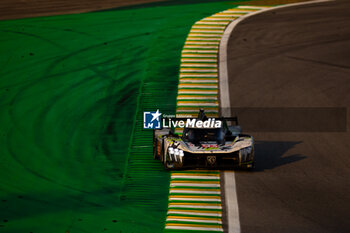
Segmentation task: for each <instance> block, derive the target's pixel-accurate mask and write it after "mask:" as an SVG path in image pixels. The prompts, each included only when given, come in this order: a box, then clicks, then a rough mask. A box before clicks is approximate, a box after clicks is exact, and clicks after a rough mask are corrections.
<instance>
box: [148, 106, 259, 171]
mask: <svg viewBox="0 0 350 233" xmlns="http://www.w3.org/2000/svg"><path fill="white" fill-rule="evenodd" d="M172 120H187V121H188V120H189V119H180V118H173V119H172ZM195 120H198V121H200V120H202V121H205V120H214V121H215V122H218V121H220V122H221V127H210V126H209V127H206V128H203V127H201V128H199V127H196V126H195V124H192V125H191V126H190V127H184V129H183V132H182V135H181V136H179V135H177V134H174V133H173V130H171V129H164V128H163V129H158V130H154V137H153V154H154V158H155V159H159V160H160V161H161V162H162V163H163V164H164V167H165V168H166V169H181V168H203V167H205V168H208V167H209V168H221V167H222V168H237V167H238V168H253V167H254V140H253V137H252V136H250V135H246V134H242V133H241V127H240V126H239V125H238V120H237V118H236V117H230V118H225V117H223V118H211V119H208V118H207V117H206V116H205V114H204V112H203V111H201V112H200V113H199V115H198V118H196V119H195ZM191 121H192V123H193V119H191ZM231 122H233V123H235V124H234V125H232V126H231V125H228V123H231Z"/></svg>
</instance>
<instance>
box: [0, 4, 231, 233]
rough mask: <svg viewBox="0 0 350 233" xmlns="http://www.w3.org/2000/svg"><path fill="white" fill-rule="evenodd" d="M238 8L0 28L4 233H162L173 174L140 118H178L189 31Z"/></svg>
mask: <svg viewBox="0 0 350 233" xmlns="http://www.w3.org/2000/svg"><path fill="white" fill-rule="evenodd" d="M230 7H232V5H230V4H229V3H227V2H216V3H215V2H213V3H210V2H209V3H200V4H194V3H190V4H183V5H181V4H180V5H169V6H152V7H147V8H136V9H123V10H121V9H119V10H111V11H104V12H95V13H87V14H79V15H65V16H54V17H40V18H33V19H23V20H11V21H2V22H0V67H1V70H0V80H1V81H0V159H1V161H0V232H6V233H14V232H18V233H25V232H28V233H29V232H33V233H56V232H57V233H65V232H69V233H75V232H93V233H96V232H161V231H162V228H163V226H164V220H165V215H166V210H167V196H168V185H169V174H168V172H166V171H164V169H163V168H162V167H161V165H160V163H159V162H157V161H153V159H152V148H151V147H150V146H151V143H152V132H151V131H147V130H142V122H141V121H142V112H143V110H145V109H147V110H156V109H157V108H159V109H160V110H161V111H162V112H163V113H167V114H171V113H174V112H175V109H176V93H177V83H178V72H179V64H180V55H181V49H182V46H183V44H184V41H185V39H186V36H187V33H188V31H189V29H190V27H191V26H192V24H193V23H194V22H195V21H197V20H199V19H201V18H203V17H206V16H208V15H211V14H213V13H215V12H217V11H220V10H224V9H227V8H230ZM144 146H146V147H144Z"/></svg>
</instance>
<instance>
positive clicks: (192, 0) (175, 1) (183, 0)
mask: <svg viewBox="0 0 350 233" xmlns="http://www.w3.org/2000/svg"><path fill="white" fill-rule="evenodd" d="M209 2H229V3H230V4H232V5H234V4H235V2H230V1H227V0H169V1H163V2H150V3H142V4H137V5H131V6H121V7H115V8H110V9H105V10H98V11H95V12H105V11H115V10H133V9H140V8H147V7H163V6H174V5H187V4H200V3H209Z"/></svg>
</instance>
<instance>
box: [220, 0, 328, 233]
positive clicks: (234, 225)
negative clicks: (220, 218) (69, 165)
mask: <svg viewBox="0 0 350 233" xmlns="http://www.w3.org/2000/svg"><path fill="white" fill-rule="evenodd" d="M328 1H330V0H316V1H310V2H301V3H292V4H286V5H282V6H277V7H271V8H263V7H251V6H240V7H238V8H246V9H257V10H258V11H255V12H251V13H248V14H246V15H244V16H241V17H240V18H238V19H236V20H234V21H232V22H231V23H230V24H229V25H228V27H227V28H226V30H225V32H224V34H223V36H222V39H221V42H220V64H219V66H220V69H219V70H220V75H219V82H220V108H221V112H222V116H230V112H229V108H230V107H231V104H230V95H229V93H230V92H229V88H228V87H229V82H228V71H227V45H228V41H229V37H230V36H231V34H232V31H233V29H234V28H235V27H236V26H237V24H239V23H240V22H241V21H243V20H244V19H246V18H248V17H251V16H253V15H256V14H260V13H263V12H266V11H269V10H276V9H280V8H285V7H291V6H298V5H304V4H312V3H320V2H328ZM224 177H225V203H226V212H227V219H228V233H240V232H241V226H240V222H239V211H238V201H237V193H236V181H235V175H234V172H232V171H225V172H224Z"/></svg>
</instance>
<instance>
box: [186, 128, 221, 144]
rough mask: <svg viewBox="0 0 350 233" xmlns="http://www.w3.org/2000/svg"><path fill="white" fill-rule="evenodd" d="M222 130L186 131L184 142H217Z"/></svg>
mask: <svg viewBox="0 0 350 233" xmlns="http://www.w3.org/2000/svg"><path fill="white" fill-rule="evenodd" d="M220 131H221V129H220V128H218V129H185V130H184V133H183V136H182V137H183V140H184V141H189V142H193V143H195V142H200V141H217V140H218V136H219V135H220Z"/></svg>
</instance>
